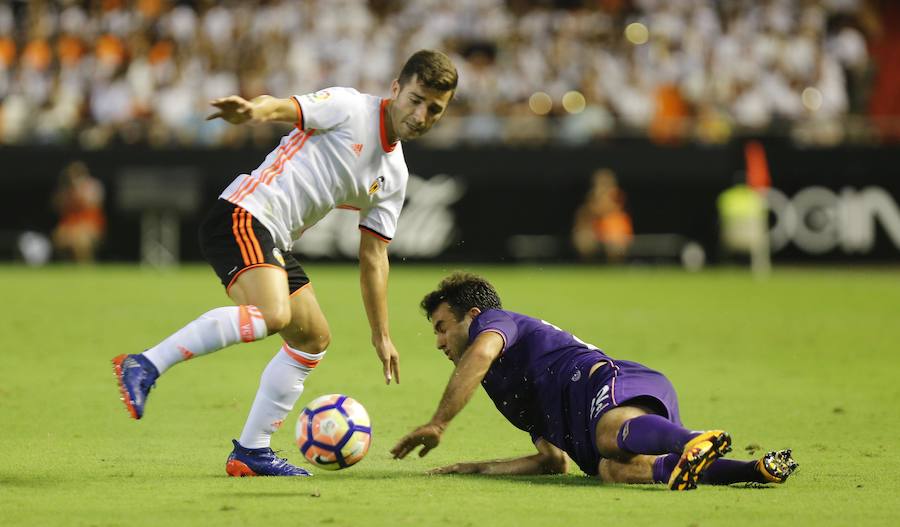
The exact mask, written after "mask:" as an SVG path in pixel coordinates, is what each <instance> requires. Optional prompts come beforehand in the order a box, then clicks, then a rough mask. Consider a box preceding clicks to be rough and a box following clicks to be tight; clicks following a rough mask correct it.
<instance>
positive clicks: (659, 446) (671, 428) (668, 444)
mask: <svg viewBox="0 0 900 527" xmlns="http://www.w3.org/2000/svg"><path fill="white" fill-rule="evenodd" d="M697 435H698V432H692V431H690V430H687V429H685V428H682V427H680V426H678V425H676V424H675V423H673V422H672V421H669V420H668V419H666V418H665V417H662V416H660V415H649V414H648V415H642V416H640V417H635V418H633V419H629V420H627V421H625V424H623V425H622V428H620V429H619V433H618V435H617V436H616V442H617V443H618V444H619V448H620V449H621V450H624V451H625V452H631V453H632V454H681V451H682V450H683V449H684V445H685V444H686V443H687V442H688V441H690V440H691V439H693V438H694V437H696V436H697Z"/></svg>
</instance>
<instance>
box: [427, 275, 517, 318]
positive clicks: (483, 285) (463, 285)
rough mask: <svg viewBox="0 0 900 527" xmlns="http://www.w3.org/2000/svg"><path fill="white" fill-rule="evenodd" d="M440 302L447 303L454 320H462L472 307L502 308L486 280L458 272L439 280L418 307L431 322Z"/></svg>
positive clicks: (483, 308)
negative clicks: (454, 317)
mask: <svg viewBox="0 0 900 527" xmlns="http://www.w3.org/2000/svg"><path fill="white" fill-rule="evenodd" d="M441 302H447V305H449V306H450V311H451V312H452V313H453V314H454V315H456V320H462V318H463V316H464V315H465V314H466V311H468V310H470V309H472V308H473V307H477V308H478V309H480V310H482V311H486V310H488V309H502V308H503V305H501V303H500V296H499V295H498V294H497V290H496V289H494V286H492V285H491V284H490V283H489V282H488V281H487V280H485V279H484V278H481V277H480V276H478V275H474V274H471V273H463V272H459V271H457V272H455V273H453V274H451V275H450V276H448V277H447V278H444V279H443V280H441V283H440V284H438V288H437V289H436V290H434V291H432V292H430V293H428V294H427V295H425V298H423V299H422V303H421V304H419V305H420V306H421V307H422V310H423V311H425V316H426V317H427V318H428V320H431V315H432V314H434V311H435V310H436V309H437V308H438V306H439V305H441Z"/></svg>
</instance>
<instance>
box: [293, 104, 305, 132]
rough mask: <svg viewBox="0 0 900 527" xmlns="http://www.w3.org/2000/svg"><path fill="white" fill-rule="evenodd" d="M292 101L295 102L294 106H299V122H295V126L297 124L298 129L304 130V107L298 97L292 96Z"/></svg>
mask: <svg viewBox="0 0 900 527" xmlns="http://www.w3.org/2000/svg"><path fill="white" fill-rule="evenodd" d="M291 102H292V103H294V107H295V108H297V122H296V123H294V126H296V127H297V129H298V130H303V108H301V107H300V103H299V102H297V98H296V97H291Z"/></svg>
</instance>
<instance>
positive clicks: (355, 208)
mask: <svg viewBox="0 0 900 527" xmlns="http://www.w3.org/2000/svg"><path fill="white" fill-rule="evenodd" d="M335 208H336V209H342V210H356V211H358V210H359V207H354V206H353V205H338V206H336V207H335Z"/></svg>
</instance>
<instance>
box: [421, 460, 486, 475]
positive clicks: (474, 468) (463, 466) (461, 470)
mask: <svg viewBox="0 0 900 527" xmlns="http://www.w3.org/2000/svg"><path fill="white" fill-rule="evenodd" d="M479 472H481V465H480V464H479V463H454V464H452V465H447V466H446V467H439V468H433V469H431V470H429V471H428V472H427V474H432V475H435V474H478V473H479Z"/></svg>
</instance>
